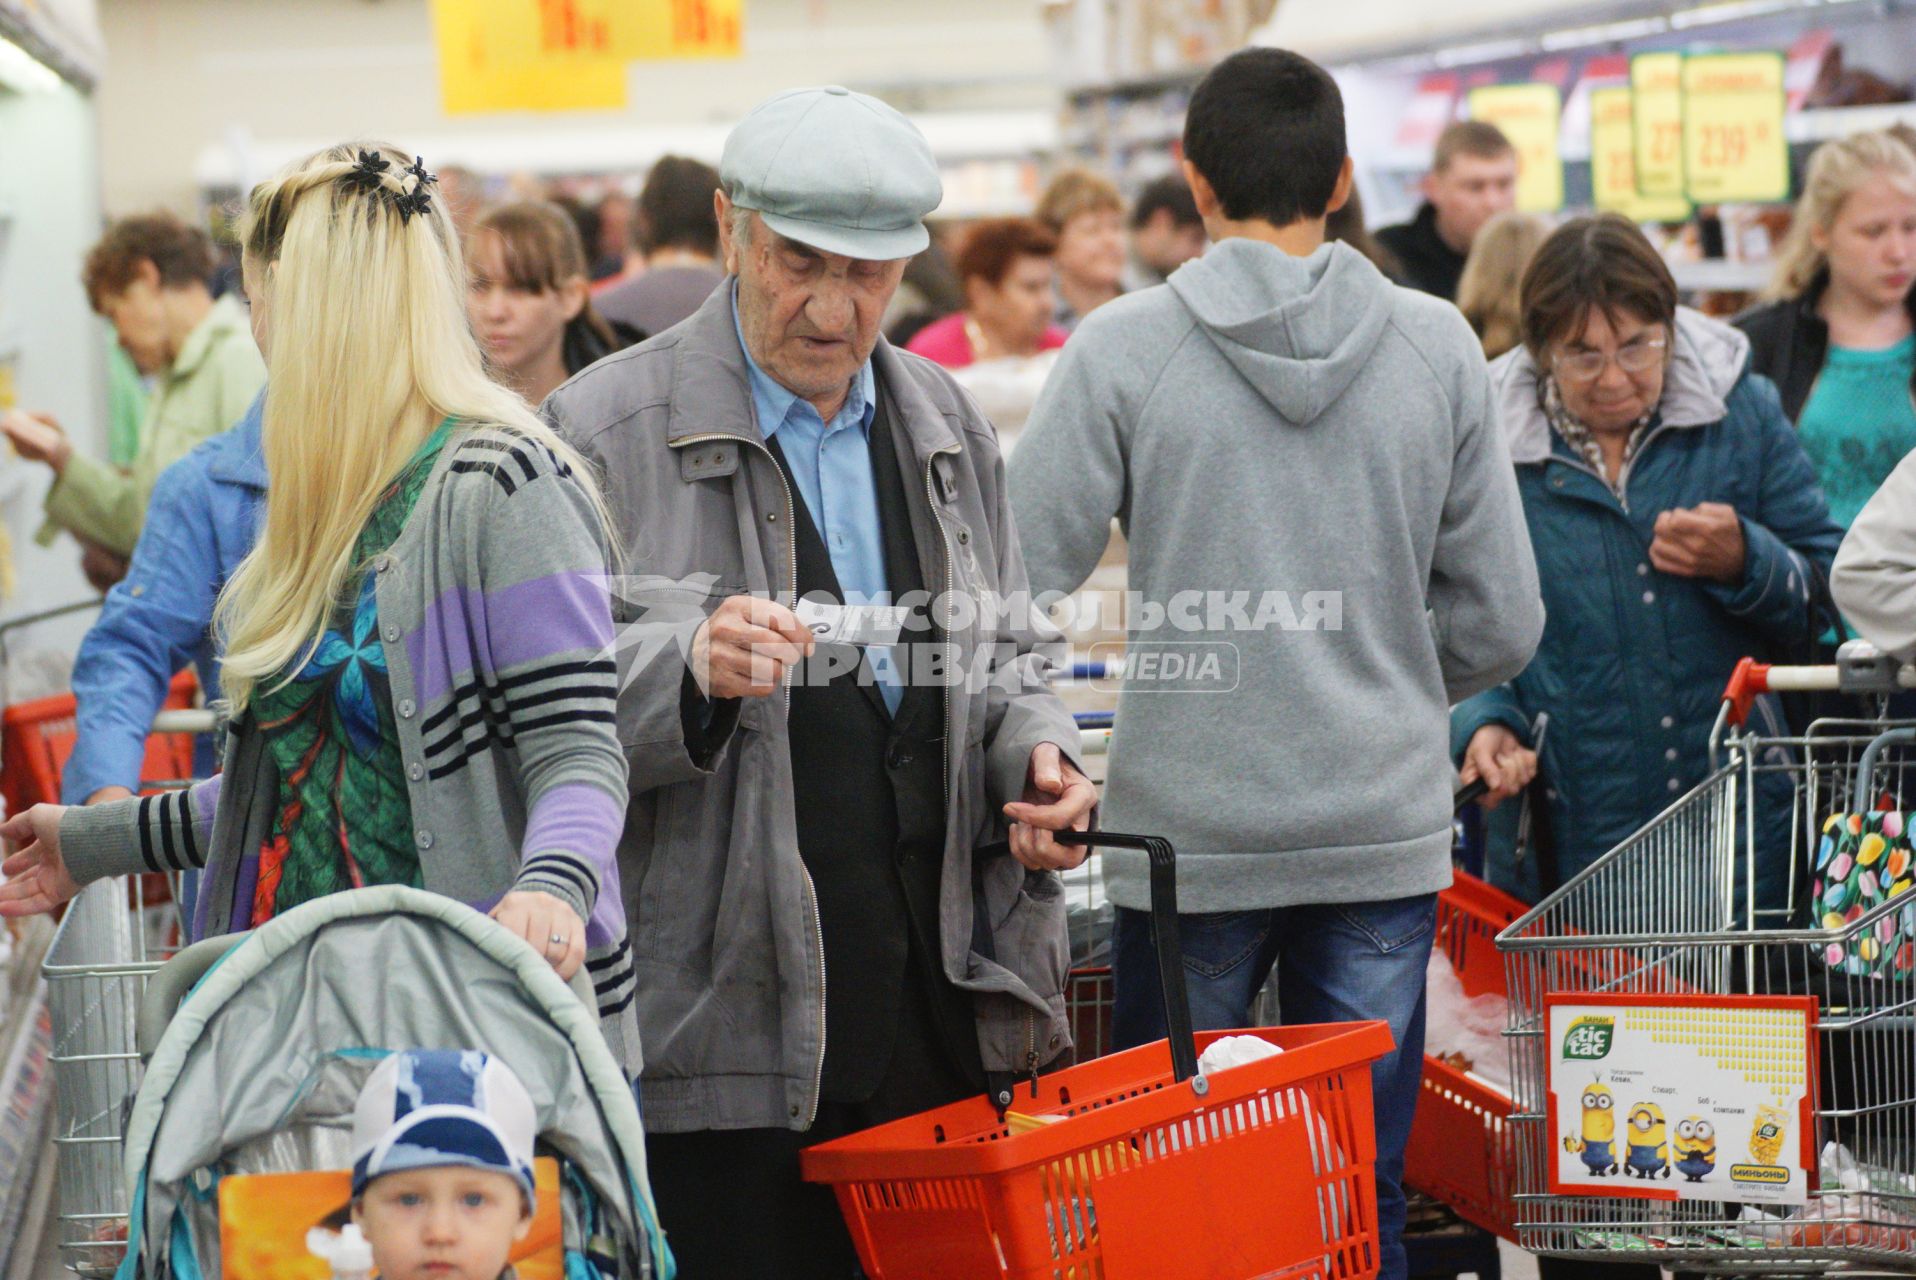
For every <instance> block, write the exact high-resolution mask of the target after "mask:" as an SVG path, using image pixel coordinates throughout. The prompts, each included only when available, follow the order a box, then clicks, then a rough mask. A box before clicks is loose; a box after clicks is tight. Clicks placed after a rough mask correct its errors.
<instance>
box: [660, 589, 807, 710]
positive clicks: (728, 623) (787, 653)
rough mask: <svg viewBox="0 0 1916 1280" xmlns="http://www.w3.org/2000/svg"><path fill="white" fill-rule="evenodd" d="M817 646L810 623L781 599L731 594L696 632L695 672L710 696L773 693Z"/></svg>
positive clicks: (692, 660) (693, 671)
mask: <svg viewBox="0 0 1916 1280" xmlns="http://www.w3.org/2000/svg"><path fill="white" fill-rule="evenodd" d="M814 647H815V642H814V640H813V639H812V633H811V630H810V628H808V627H807V626H806V625H805V624H804V623H802V622H800V621H799V620H798V615H797V614H795V613H793V612H792V611H791V610H790V609H787V608H786V607H785V606H784V605H782V604H780V603H778V602H777V601H776V600H765V599H762V598H760V597H758V596H728V597H727V598H726V599H725V601H724V602H723V603H722V604H720V605H719V607H718V608H716V609H714V610H713V611H712V616H711V617H709V618H707V619H706V620H705V621H704V622H702V623H700V624H699V629H698V633H697V634H696V635H694V636H693V637H692V659H691V665H692V678H693V679H694V680H696V681H698V685H699V691H700V692H701V693H703V694H704V695H705V696H706V697H708V698H764V697H769V696H770V695H772V694H774V693H776V692H778V690H779V687H780V686H781V685H783V684H784V683H785V677H786V676H787V675H789V674H790V673H791V670H792V668H793V667H795V666H797V665H798V664H799V662H800V661H802V660H803V659H805V658H807V657H809V656H810V655H811V652H812V649H813V648H814Z"/></svg>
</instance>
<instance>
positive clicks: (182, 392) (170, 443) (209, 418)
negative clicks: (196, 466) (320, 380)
mask: <svg viewBox="0 0 1916 1280" xmlns="http://www.w3.org/2000/svg"><path fill="white" fill-rule="evenodd" d="M265 385H266V365H265V363H264V362H263V361H261V360H260V358H259V350H258V349H257V348H256V347H254V345H253V329H252V325H251V323H250V322H249V320H248V318H247V315H246V309H245V308H244V307H243V306H241V305H240V303H239V301H238V300H237V299H235V298H233V297H230V296H229V297H225V298H221V299H220V300H219V301H218V302H215V303H214V304H213V309H212V310H211V311H209V312H208V313H207V315H206V318H205V319H204V320H202V321H200V323H199V325H198V327H197V328H195V329H194V330H193V332H192V333H190V334H188V335H187V338H186V342H185V344H184V345H182V346H181V347H180V354H179V358H178V359H176V360H174V362H173V367H172V368H171V369H168V370H167V371H166V372H165V373H164V374H162V375H161V376H160V378H159V379H158V384H157V385H156V386H155V387H154V389H153V396H152V398H151V399H150V400H148V401H147V406H146V418H145V420H144V421H143V422H142V423H141V424H140V442H139V449H138V452H136V453H135V454H134V456H133V463H132V465H131V466H130V467H128V468H127V469H126V470H125V471H122V470H120V469H119V468H117V467H114V466H112V465H111V464H109V463H106V462H102V461H100V460H99V459H97V458H92V457H88V456H86V455H83V454H79V453H75V454H74V455H73V457H72V459H71V460H69V461H68V463H67V465H66V468H65V470H63V471H62V472H61V473H60V476H59V478H58V479H57V480H55V481H54V482H53V488H51V489H50V490H48V491H47V506H46V510H47V523H46V524H45V525H44V526H42V528H41V530H40V534H39V540H40V542H41V544H42V545H45V544H46V543H49V542H52V541H53V538H54V533H55V531H56V530H57V529H65V530H67V531H69V532H71V533H73V534H74V535H76V536H77V537H81V538H85V539H86V540H87V541H89V542H95V543H98V544H99V545H100V546H102V547H105V548H106V549H107V550H109V551H114V552H118V553H119V554H120V555H123V556H124V555H131V554H132V553H133V544H134V543H135V542H137V541H138V540H139V537H140V526H141V525H142V524H143V523H145V520H146V500H147V498H148V497H149V496H150V495H151V494H152V492H153V486H154V484H156V483H157V482H158V481H159V478H160V472H162V471H164V470H166V469H167V468H168V467H170V466H172V465H173V464H174V463H175V462H177V461H179V460H180V459H181V458H183V457H185V456H186V455H187V453H188V452H190V451H191V450H192V448H193V446H194V445H196V444H198V443H199V442H200V441H202V440H205V439H207V438H208V437H209V436H214V435H217V434H219V433H220V432H222V431H224V430H226V429H227V428H228V427H230V426H232V425H233V424H234V423H235V422H238V421H239V419H240V415H241V414H243V413H245V412H246V406H247V405H249V404H251V403H252V401H253V397H254V396H256V395H258V394H259V390H260V388H261V387H263V386H265Z"/></svg>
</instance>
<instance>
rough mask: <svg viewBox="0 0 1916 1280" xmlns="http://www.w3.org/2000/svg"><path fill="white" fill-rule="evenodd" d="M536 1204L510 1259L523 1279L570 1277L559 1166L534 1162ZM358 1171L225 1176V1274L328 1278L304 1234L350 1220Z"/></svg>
mask: <svg viewBox="0 0 1916 1280" xmlns="http://www.w3.org/2000/svg"><path fill="white" fill-rule="evenodd" d="M532 1180H533V1186H534V1189H535V1190H536V1191H537V1192H538V1197H539V1198H538V1204H537V1206H536V1208H535V1209H534V1212H533V1215H532V1230H531V1231H530V1232H528V1233H527V1234H526V1238H525V1239H524V1240H521V1241H520V1242H519V1243H518V1244H516V1245H514V1246H513V1249H512V1256H511V1257H510V1258H509V1259H508V1261H509V1262H511V1263H512V1266H513V1270H514V1271H515V1272H516V1273H517V1275H518V1280H565V1256H564V1250H563V1246H562V1241H561V1233H560V1209H559V1165H558V1162H557V1161H555V1160H553V1159H552V1158H551V1157H550V1156H540V1157H539V1158H538V1159H536V1160H534V1161H533V1162H532ZM352 1189H353V1175H352V1171H351V1170H349V1169H334V1170H327V1171H323V1172H319V1173H255V1174H236V1175H234V1176H232V1177H229V1178H222V1179H221V1180H220V1191H219V1195H220V1267H221V1271H222V1273H223V1274H224V1276H225V1277H226V1280H330V1277H331V1276H332V1267H331V1266H330V1264H328V1263H327V1261H326V1259H324V1258H322V1257H320V1256H319V1255H318V1254H315V1253H312V1252H309V1251H308V1249H307V1247H306V1233H307V1232H308V1231H310V1230H312V1229H314V1228H319V1229H320V1230H323V1231H337V1230H338V1229H339V1228H340V1227H341V1226H343V1225H345V1224H346V1222H348V1221H349V1220H350V1218H349V1213H348V1211H349V1208H350V1202H351V1199H352Z"/></svg>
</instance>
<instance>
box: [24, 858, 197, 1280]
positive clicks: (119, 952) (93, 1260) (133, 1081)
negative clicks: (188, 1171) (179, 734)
mask: <svg viewBox="0 0 1916 1280" xmlns="http://www.w3.org/2000/svg"><path fill="white" fill-rule="evenodd" d="M151 880H152V877H148V876H133V877H129V878H127V879H124V880H121V879H113V880H102V881H98V882H96V883H94V884H91V885H89V886H87V888H86V889H84V890H82V891H81V893H80V896H79V897H77V898H75V899H74V900H73V901H72V902H71V903H69V904H68V905H67V910H66V915H65V917H64V918H63V919H62V920H61V921H60V927H59V930H58V931H57V932H56V933H55V934H54V936H53V943H52V946H51V947H50V949H49V950H48V952H47V960H46V964H45V965H44V966H43V968H42V973H43V974H44V975H45V977H46V981H47V1008H48V1011H49V1015H50V1017H51V1019H52V1023H53V1055H52V1058H51V1062H52V1064H53V1081H54V1090H55V1094H54V1104H55V1110H54V1138H53V1143H54V1148H55V1150H56V1152H57V1154H58V1158H59V1162H60V1173H59V1206H60V1226H59V1232H60V1235H59V1245H60V1253H61V1257H62V1258H63V1260H64V1261H65V1262H66V1264H67V1266H68V1267H69V1268H71V1269H72V1270H74V1271H76V1272H78V1273H79V1274H80V1275H82V1276H89V1277H106V1276H110V1275H112V1274H113V1272H114V1269H115V1267H117V1266H118V1264H119V1261H120V1259H121V1257H122V1256H123V1255H124V1254H125V1252H126V1231H127V1219H126V1215H127V1196H126V1171H125V1170H124V1169H123V1168H122V1167H121V1162H120V1155H121V1145H120V1144H121V1139H122V1138H123V1136H124V1134H125V1129H126V1116H127V1111H128V1109H129V1108H130V1107H131V1105H132V1102H133V1095H134V1093H135V1092H136V1091H137V1090H138V1089H139V1086H140V1074H141V1068H140V1053H139V1046H138V1041H137V1039H136V1038H135V1031H136V1025H137V1020H138V1014H139V1009H140V999H141V997H142V996H143V995H144V994H145V991H146V982H147V978H148V977H149V976H150V975H151V974H152V973H153V972H154V971H155V970H157V969H158V968H159V967H160V966H161V965H162V964H163V963H165V961H166V960H168V959H169V958H171V957H172V955H173V954H174V952H175V951H177V950H178V949H179V945H180V941H181V930H180V926H179V919H178V914H177V910H176V908H175V906H174V901H175V898H174V896H173V895H167V896H166V899H165V900H163V901H149V892H148V890H149V888H150V881H151ZM153 896H157V895H153Z"/></svg>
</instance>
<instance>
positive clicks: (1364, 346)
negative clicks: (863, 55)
mask: <svg viewBox="0 0 1916 1280" xmlns="http://www.w3.org/2000/svg"><path fill="white" fill-rule="evenodd" d="M1011 492H1012V500H1013V506H1014V508H1015V510H1016V512H1017V515H1018V524H1019V528H1020V530H1021V531H1022V533H1023V534H1024V537H1025V544H1026V547H1027V548H1028V553H1029V555H1030V561H1031V579H1032V584H1033V586H1034V587H1035V588H1036V589H1037V590H1038V591H1040V592H1050V591H1072V590H1075V589H1076V588H1077V587H1078V586H1079V584H1081V583H1082V582H1084V580H1085V578H1086V577H1087V576H1088V575H1089V574H1090V572H1091V569H1092V567H1093V566H1094V565H1095V564H1096V563H1097V560H1098V556H1099V555H1100V553H1102V552H1103V550H1104V546H1105V541H1106V539H1107V537H1108V536H1109V531H1110V521H1111V518H1112V517H1113V516H1114V515H1115V516H1116V517H1117V518H1118V519H1119V521H1120V522H1121V523H1122V524H1123V526H1124V533H1125V536H1126V538H1128V539H1129V541H1130V589H1131V591H1132V592H1134V593H1136V594H1137V595H1138V596H1139V597H1140V602H1141V604H1142V606H1143V607H1142V608H1139V609H1137V610H1136V611H1135V612H1134V614H1133V616H1132V617H1131V618H1129V619H1127V625H1129V627H1130V635H1129V637H1128V647H1127V649H1126V667H1125V684H1124V688H1123V691H1122V693H1121V695H1120V697H1119V701H1118V716H1117V725H1116V732H1115V734H1114V735H1113V738H1112V742H1111V760H1110V768H1109V772H1108V774H1107V778H1106V785H1105V808H1104V821H1105V822H1107V823H1109V824H1110V825H1111V826H1112V827H1115V828H1120V829H1122V830H1126V831H1147V832H1151V833H1153V834H1157V835H1164V836H1168V837H1170V838H1171V840H1172V842H1173V843H1174V844H1175V845H1176V846H1177V849H1178V854H1179V857H1180V863H1179V868H1178V903H1179V906H1180V907H1181V908H1183V909H1185V910H1187V911H1192V912H1217V911H1233V910H1244V909H1249V908H1254V907H1279V906H1285V905H1289V904H1292V903H1330V902H1364V901H1374V900H1378V899H1386V898H1397V897H1406V896H1409V895H1412V894H1422V893H1431V892H1435V891H1436V890H1438V889H1441V888H1443V887H1444V886H1446V885H1448V884H1449V883H1450V796H1451V785H1452V778H1453V774H1452V771H1451V765H1450V758H1449V749H1448V748H1449V734H1448V711H1449V706H1450V704H1451V703H1453V702H1457V701H1460V700H1462V699H1463V698H1466V697H1468V696H1470V695H1471V694H1473V693H1476V692H1477V691H1478V690H1480V689H1485V688H1489V687H1490V686H1492V685H1494V684H1497V683H1499V682H1500V681H1503V680H1507V679H1509V678H1510V677H1511V676H1514V675H1516V674H1517V673H1518V672H1519V671H1521V670H1523V667H1524V664H1525V663H1526V662H1527V661H1528V660H1529V658H1530V655H1531V653H1532V652H1533V651H1534V650H1535V649H1536V647H1537V638H1538V635H1539V634H1540V633H1541V631H1542V629H1543V605H1542V602H1541V600H1540V598H1539V595H1538V590H1537V570H1536V565H1535V563H1534V562H1533V560H1532V558H1531V552H1530V539H1529V536H1528V534H1527V533H1526V531H1525V527H1524V514H1523V508H1522V506H1521V505H1520V503H1519V501H1518V498H1517V485H1516V480H1515V477H1514V476H1513V474H1512V472H1511V468H1510V458H1509V455H1508V454H1507V452H1506V451H1505V448H1504V441H1503V437H1502V435H1501V434H1500V433H1499V432H1498V430H1497V426H1496V420H1495V416H1494V411H1493V406H1492V403H1491V400H1490V380H1489V377H1488V376H1487V374H1486V373H1485V369H1484V359H1483V351H1482V348H1481V347H1479V346H1478V344H1477V341H1476V338H1475V337H1474V336H1473V335H1472V334H1471V332H1470V326H1469V325H1468V324H1466V323H1465V322H1464V319H1463V317H1462V316H1461V315H1459V314H1458V312H1457V309H1456V308H1455V307H1452V306H1451V305H1450V304H1449V303H1446V302H1443V301H1440V300H1438V299H1435V298H1430V297H1427V296H1425V295H1423V294H1419V293H1414V292H1412V291H1411V290H1409V289H1400V288H1397V287H1395V286H1393V285H1392V284H1391V283H1390V282H1389V281H1388V280H1386V279H1385V278H1384V277H1383V276H1382V275H1381V274H1379V273H1378V271H1377V269H1376V268H1375V267H1373V266H1372V265H1371V264H1370V263H1369V262H1368V261H1366V260H1365V259H1364V258H1363V257H1362V256H1361V255H1360V254H1358V253H1356V252H1355V251H1354V250H1352V249H1351V248H1350V247H1349V246H1348V245H1341V244H1337V245H1326V246H1324V247H1323V248H1321V249H1319V250H1318V251H1317V252H1316V253H1313V254H1312V255H1311V256H1310V257H1308V258H1294V257H1291V256H1290V255H1289V254H1286V253H1284V252H1283V251H1282V250H1280V249H1278V248H1276V247H1275V246H1272V245H1267V244H1260V243H1257V242H1255V241H1251V240H1246V239H1240V238H1233V239H1228V240H1225V241H1223V242H1221V243H1219V244H1217V245H1215V246H1214V247H1212V249H1211V250H1210V251H1209V252H1207V253H1206V254H1205V255H1204V256H1203V257H1202V258H1200V259H1197V260H1196V261H1194V262H1190V263H1187V264H1185V265H1184V266H1183V267H1180V268H1179V269H1178V271H1177V272H1176V273H1175V274H1173V275H1172V277H1171V279H1170V283H1169V284H1168V285H1166V286H1164V287H1162V288H1156V289H1146V290H1144V291H1143V292H1142V293H1132V294H1126V295H1125V296H1124V297H1122V298H1119V299H1118V300H1117V301H1115V302H1112V303H1109V304H1107V305H1106V306H1103V307H1100V308H1098V310H1097V311H1096V312H1095V313H1093V314H1092V315H1091V316H1089V317H1087V318H1086V320H1085V322H1084V325H1083V327H1082V328H1080V329H1079V330H1078V332H1077V333H1076V335H1074V336H1073V337H1072V339H1071V342H1070V344H1069V345H1068V346H1066V347H1065V349H1064V352H1063V354H1062V356H1061V357H1060V359H1059V361H1058V367H1057V369H1056V370H1055V371H1054V372H1053V373H1052V375H1051V380H1050V382H1048V383H1047V384H1046V386H1045V390H1044V395H1043V396H1042V397H1041V398H1040V399H1039V401H1038V405H1037V407H1036V408H1035V409H1033V410H1032V414H1031V418H1030V421H1029V423H1028V424H1027V425H1026V427H1025V432H1024V435H1023V436H1022V437H1020V439H1019V442H1018V452H1017V456H1016V458H1015V460H1014V462H1013V465H1012V473H1011ZM1154 612H1155V613H1156V614H1157V616H1158V618H1159V619H1161V620H1162V621H1163V622H1165V623H1168V625H1164V626H1159V627H1157V628H1156V629H1148V628H1150V626H1151V621H1152V615H1153V614H1154ZM1193 654H1194V655H1198V656H1200V657H1203V656H1214V657H1215V658H1216V660H1217V661H1216V665H1215V666H1214V667H1213V668H1212V669H1211V674H1210V675H1208V676H1201V678H1198V679H1183V680H1178V679H1167V678H1166V676H1167V674H1168V673H1175V672H1177V671H1178V670H1179V669H1180V662H1179V661H1172V660H1170V659H1178V658H1181V656H1182V655H1193ZM1153 659H1159V661H1157V662H1156V663H1155V664H1153V662H1152V660H1153ZM1182 669H1183V670H1185V671H1187V672H1188V671H1189V670H1190V668H1189V666H1188V665H1184V666H1183V667H1182ZM1154 677H1155V678H1154ZM1105 871H1106V887H1107V890H1108V892H1109V893H1110V895H1111V900H1112V901H1113V902H1115V903H1117V904H1118V905H1120V906H1123V907H1131V908H1141V907H1144V906H1146V905H1147V904H1148V893H1147V888H1146V868H1145V862H1144V858H1143V856H1142V855H1139V854H1133V853H1129V852H1117V851H1114V852H1112V853H1110V854H1108V855H1106V857H1105Z"/></svg>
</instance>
